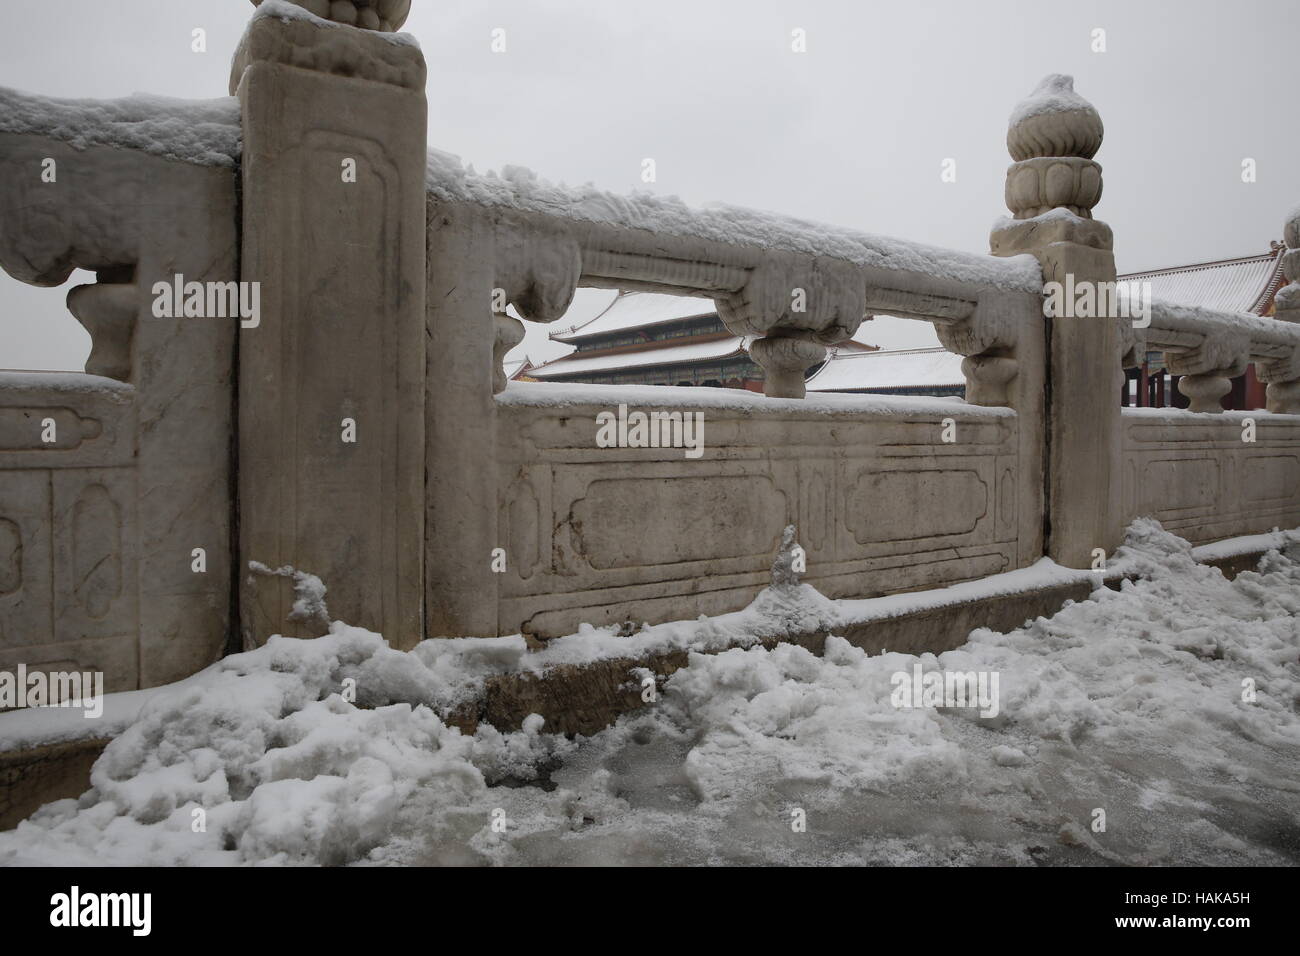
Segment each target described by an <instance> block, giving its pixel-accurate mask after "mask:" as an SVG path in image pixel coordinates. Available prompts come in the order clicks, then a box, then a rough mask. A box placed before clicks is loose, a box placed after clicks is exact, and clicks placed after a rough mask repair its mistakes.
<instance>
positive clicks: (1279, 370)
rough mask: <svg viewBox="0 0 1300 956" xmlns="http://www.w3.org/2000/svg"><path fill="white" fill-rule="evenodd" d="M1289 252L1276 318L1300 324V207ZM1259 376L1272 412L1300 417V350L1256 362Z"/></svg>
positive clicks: (1290, 227)
mask: <svg viewBox="0 0 1300 956" xmlns="http://www.w3.org/2000/svg"><path fill="white" fill-rule="evenodd" d="M1283 237H1284V238H1285V239H1286V247H1287V251H1286V252H1284V253H1283V254H1282V274H1283V275H1285V276H1286V278H1287V284H1286V285H1285V286H1283V287H1282V288H1281V289H1279V290H1278V293H1277V297H1276V298H1275V299H1274V302H1275V314H1274V317H1275V318H1277V319H1278V320H1279V321H1282V322H1295V323H1300V207H1297V208H1296V209H1294V210H1292V212H1291V215H1290V217H1288V219H1287V222H1286V226H1285V227H1284V229H1283ZM1255 373H1256V374H1257V375H1258V376H1259V380H1260V381H1261V382H1265V383H1267V385H1268V392H1267V397H1268V410H1269V411H1270V412H1276V413H1278V414H1287V415H1300V348H1293V349H1292V350H1291V354H1290V355H1289V356H1287V357H1286V358H1281V359H1271V360H1269V361H1267V362H1256V363H1255Z"/></svg>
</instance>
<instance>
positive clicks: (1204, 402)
mask: <svg viewBox="0 0 1300 956" xmlns="http://www.w3.org/2000/svg"><path fill="white" fill-rule="evenodd" d="M1165 364H1166V365H1167V366H1168V367H1169V371H1170V372H1171V373H1172V374H1174V375H1181V376H1182V377H1181V378H1180V379H1179V380H1178V391H1180V392H1182V393H1183V395H1184V396H1186V397H1187V399H1188V400H1189V404H1188V406H1187V407H1188V410H1189V411H1193V412H1222V411H1223V402H1222V401H1221V399H1222V398H1223V396H1224V395H1227V394H1228V393H1229V392H1230V391H1232V380H1233V379H1234V378H1236V377H1237V376H1238V375H1245V374H1246V366H1248V365H1249V364H1250V339H1249V337H1247V336H1244V335H1228V334H1217V335H1213V336H1211V335H1209V334H1207V335H1206V337H1205V341H1204V342H1202V343H1201V344H1200V345H1198V346H1197V347H1196V348H1194V349H1190V350H1188V351H1186V352H1166V353H1165Z"/></svg>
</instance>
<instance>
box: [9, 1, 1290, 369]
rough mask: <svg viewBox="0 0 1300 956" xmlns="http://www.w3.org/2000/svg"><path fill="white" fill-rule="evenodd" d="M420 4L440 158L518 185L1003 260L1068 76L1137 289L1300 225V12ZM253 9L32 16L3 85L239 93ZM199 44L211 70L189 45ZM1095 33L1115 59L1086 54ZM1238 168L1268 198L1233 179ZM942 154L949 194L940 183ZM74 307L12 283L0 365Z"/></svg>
mask: <svg viewBox="0 0 1300 956" xmlns="http://www.w3.org/2000/svg"><path fill="white" fill-rule="evenodd" d="M412 6H413V9H412V12H411V17H410V19H409V20H408V22H407V24H406V27H405V29H406V30H407V31H408V32H410V33H412V34H414V35H415V36H416V38H417V39H418V40H419V41H420V43H421V45H422V46H423V48H424V51H425V55H426V58H427V60H428V63H429V84H428V98H429V142H430V144H431V145H433V146H437V147H438V148H440V149H444V150H447V151H449V152H453V153H456V154H458V155H460V156H461V157H463V158H464V159H465V160H466V161H467V162H470V163H472V164H473V165H474V166H475V168H476V169H478V170H480V171H482V170H488V169H498V168H500V167H501V166H502V165H504V164H515V165H522V166H528V167H530V168H532V169H534V170H536V171H537V172H538V174H539V175H541V176H543V177H544V178H547V179H553V180H562V181H564V182H568V183H582V182H587V181H590V182H593V183H595V184H596V185H598V186H600V187H602V188H606V189H611V190H616V191H627V190H631V189H649V190H652V191H654V192H659V193H664V194H676V195H678V196H681V197H682V198H683V199H685V200H686V201H687V202H690V203H692V204H701V203H707V202H713V201H718V202H725V203H730V204H736V205H744V206H753V207H759V208H763V209H770V210H775V211H778V212H782V213H788V214H790V215H793V216H798V217H801V218H805V219H814V220H820V221H824V222H828V223H834V224H837V225H842V226H849V227H853V228H857V229H862V230H866V231H869V232H874V233H881V234H886V235H892V236H899V237H903V238H907V239H914V240H918V241H922V242H926V243H930V244H933V245H940V246H948V247H952V248H957V249H965V250H969V251H973V252H987V248H988V233H989V227H990V225H991V223H992V222H993V220H994V219H995V218H996V217H997V216H1001V215H1005V214H1006V209H1005V207H1004V205H1003V201H1002V190H1003V182H1004V177H1005V172H1006V167H1007V165H1008V163H1009V162H1010V160H1009V157H1008V156H1007V152H1006V142H1005V136H1006V120H1007V116H1008V114H1009V113H1010V111H1011V109H1012V107H1013V106H1014V105H1015V103H1016V101H1017V100H1019V99H1020V98H1021V97H1023V96H1024V95H1026V94H1027V93H1028V92H1029V91H1030V90H1031V89H1032V88H1033V86H1034V85H1035V84H1036V82H1037V81H1038V80H1039V79H1040V78H1041V77H1042V76H1043V75H1044V74H1046V73H1053V72H1056V73H1069V74H1072V75H1073V76H1074V77H1075V89H1076V90H1077V91H1078V92H1079V93H1081V94H1082V95H1083V96H1084V97H1086V98H1087V99H1088V100H1090V101H1091V102H1092V103H1093V104H1094V105H1095V106H1096V107H1097V109H1098V110H1099V111H1100V113H1101V116H1102V119H1103V121H1104V123H1105V126H1106V139H1105V142H1104V143H1103V145H1102V148H1101V151H1100V153H1099V154H1098V155H1097V157H1096V158H1097V160H1098V161H1099V162H1100V163H1101V164H1102V166H1103V167H1104V169H1105V174H1104V176H1105V193H1104V195H1103V197H1102V200H1101V203H1100V204H1099V205H1098V207H1097V208H1096V210H1094V212H1095V214H1096V215H1097V217H1098V218H1100V219H1103V220H1105V221H1106V222H1108V223H1110V225H1111V226H1112V227H1113V228H1114V230H1115V243H1116V257H1117V259H1118V264H1119V268H1120V271H1121V272H1123V271H1133V270H1136V269H1142V268H1151V267H1156V266H1162V265H1176V264H1182V263H1187V262H1193V261H1202V260H1208V259H1215V258H1224V257H1231V256H1239V255H1249V254H1254V253H1259V252H1264V251H1267V249H1268V243H1269V240H1270V239H1278V238H1281V229H1282V222H1283V219H1284V217H1285V215H1286V213H1287V211H1288V210H1289V209H1291V208H1293V207H1294V206H1295V205H1296V204H1297V203H1300V175H1297V173H1298V172H1300V123H1297V122H1296V120H1295V119H1294V118H1292V117H1290V116H1289V115H1288V104H1289V103H1290V102H1291V99H1290V97H1289V94H1288V93H1287V90H1288V89H1290V85H1291V84H1293V83H1294V82H1295V81H1294V78H1293V77H1290V76H1288V68H1289V69H1290V70H1291V71H1292V72H1293V71H1294V68H1295V67H1294V64H1295V55H1294V50H1295V46H1296V43H1297V42H1298V41H1300V3H1297V0H1234V2H1232V3H1228V2H1226V0H1223V2H1218V3H1214V2H1206V0H1122V2H1095V3H1087V2H1079V0H1073V2H1059V0H950V2H934V0H890V2H877V0H769V2H763V0H640V2H634V0H620V2H612V0H518V2H506V0H414V2H413V4H412ZM252 9H253V8H252V5H251V4H250V3H249V2H248V0H41V3H40V16H39V17H37V16H27V15H23V16H17V15H15V14H16V11H15V10H9V11H7V12H9V13H10V16H8V17H6V23H5V26H4V28H3V30H0V85H3V86H9V87H16V88H19V89H23V90H29V91H33V92H39V93H44V94H48V95H53V96H93V97H100V98H102V97H113V96H122V95H127V94H129V93H132V92H137V91H143V92H152V93H162V94H167V95H172V96H181V97H195V98H207V97H215V96H223V95H225V93H226V82H227V76H228V73H229V64H230V56H231V53H232V52H233V50H234V48H235V44H236V42H237V40H238V38H239V35H240V33H241V32H242V30H243V28H244V25H245V23H246V22H247V20H248V17H249V15H250V13H251V12H252ZM200 26H201V27H204V28H205V29H206V30H207V34H208V52H207V53H202V54H199V53H194V52H192V51H191V49H190V45H191V31H192V30H193V29H194V28H195V27H200ZM494 28H503V29H504V30H505V31H506V32H505V37H506V52H505V53H493V52H492V50H491V40H492V31H493V29H494ZM1097 28H1101V29H1104V30H1105V42H1106V50H1105V52H1104V53H1095V52H1093V51H1092V49H1091V47H1092V44H1093V31H1094V29H1097ZM795 29H802V30H803V31H805V32H806V37H807V52H805V53H795V52H793V51H792V49H791V32H792V31H793V30H795ZM1247 157H1249V158H1252V159H1254V160H1255V161H1256V165H1257V181H1256V182H1254V183H1243V182H1242V176H1241V164H1242V160H1243V159H1245V158H1247ZM645 158H653V159H654V160H655V164H656V168H657V181H656V182H655V183H653V184H646V183H643V182H641V168H642V166H641V163H642V160H643V159H645ZM947 158H952V159H955V160H956V164H957V165H956V169H957V181H956V182H955V183H944V182H942V181H941V179H940V172H941V165H942V163H943V161H944V160H945V159H947ZM0 188H13V187H12V185H4V184H0ZM88 278H89V277H88V276H87V275H86V274H84V273H78V274H77V275H76V276H74V278H73V280H72V283H73V284H77V283H80V282H85V281H88ZM65 293H66V289H65V290H62V291H57V290H50V289H34V288H31V287H28V286H23V285H21V284H20V283H18V282H17V281H15V280H13V279H11V278H9V277H8V276H7V275H4V274H3V273H0V367H9V368H80V367H81V364H82V363H83V362H84V360H85V356H86V354H87V352H88V351H89V338H88V336H87V335H86V334H85V333H84V332H83V331H82V330H81V327H80V326H79V325H78V324H77V322H76V320H75V319H73V318H72V317H71V315H69V314H68V313H67V312H66V310H65V309H64V306H63V298H64V295H65ZM586 305H587V307H590V305H591V297H590V296H588V297H587V299H586ZM563 324H565V325H567V324H569V323H568V322H565V323H563ZM919 331H920V332H921V333H922V334H921V338H922V339H923V338H925V337H926V336H925V332H926V331H927V329H926V328H924V327H922V328H920V329H919ZM860 337H865V338H867V339H868V340H870V339H871V336H870V334H869V333H868V334H866V335H865V336H860ZM544 342H545V330H543V329H535V330H532V331H530V337H529V340H528V342H527V343H525V344H526V346H527V347H528V348H529V350H530V351H531V352H533V353H534V355H535V357H538V356H540V355H542V354H545V353H546V345H545V344H544ZM885 344H889V345H899V344H909V343H906V342H895V341H891V342H888V343H885ZM553 351H554V346H552V352H553Z"/></svg>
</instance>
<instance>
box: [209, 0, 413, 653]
mask: <svg viewBox="0 0 1300 956" xmlns="http://www.w3.org/2000/svg"><path fill="white" fill-rule="evenodd" d="M300 5H301V6H303V7H305V8H307V9H308V10H313V9H314V8H317V7H319V4H313V3H307V2H303V3H301V4H300ZM358 7H360V8H366V9H369V8H372V7H375V5H374V4H360V5H357V6H354V5H353V4H351V3H342V4H340V3H334V4H331V5H330V11H331V12H332V13H336V15H337V19H338V20H339V22H338V23H325V22H322V21H321V20H318V19H314V18H312V17H306V16H288V15H286V14H285V8H284V7H283V6H281V5H277V6H275V7H271V6H269V5H268V6H264V7H262V8H261V9H260V10H259V11H258V13H257V14H256V15H255V16H254V19H253V21H252V23H251V24H250V25H249V28H248V30H247V32H246V33H245V35H244V38H243V40H242V42H241V44H240V47H239V50H238V52H237V53H236V56H235V62H234V67H233V70H232V75H231V91H232V92H236V93H237V94H238V96H239V100H240V105H241V109H242V112H243V129H244V153H243V184H244V192H243V248H242V272H243V279H244V280H245V281H248V282H258V283H260V295H261V312H262V315H261V322H260V325H259V326H258V327H257V328H246V329H244V330H243V332H242V334H241V337H240V340H239V345H240V350H239V498H240V553H241V595H240V605H241V626H242V631H243V636H244V640H245V642H246V643H247V642H255V643H261V642H263V641H265V640H266V638H267V637H268V636H269V635H271V634H274V633H283V634H290V635H294V636H300V637H312V636H316V635H317V634H318V633H319V624H316V623H309V622H306V621H302V622H300V621H299V620H298V619H297V618H296V617H295V616H294V615H295V612H294V609H293V604H294V595H293V593H292V590H291V587H290V583H289V582H288V580H287V579H285V578H283V577H253V576H251V575H250V574H249V562H251V561H257V562H261V563H262V564H264V565H268V566H270V567H271V568H277V567H280V566H283V565H292V566H294V567H296V568H298V569H299V570H301V571H306V572H310V573H312V574H316V575H318V576H319V577H320V578H321V579H322V580H323V581H324V583H325V586H326V587H327V589H328V593H327V594H326V602H327V604H328V607H329V611H330V614H331V616H332V617H334V618H335V619H339V620H343V621H346V622H348V623H350V624H355V625H359V626H362V627H366V628H370V629H371V630H375V631H379V632H381V633H382V634H383V635H384V636H385V638H387V639H388V641H389V642H390V643H391V644H393V645H394V646H397V647H409V646H411V645H413V644H414V643H415V642H416V641H418V640H420V639H421V638H422V637H423V624H422V598H423V580H422V579H423V568H422V558H423V553H424V520H423V518H424V464H425V463H424V372H425V368H424V355H425V328H424V318H425V316H424V296H425V186H424V177H425V166H426V160H427V146H426V143H425V122H426V104H425V97H424V83H425V65H424V58H423V56H422V55H421V53H420V50H419V48H418V47H416V46H414V45H412V44H406V43H394V42H392V40H391V39H390V38H388V37H386V36H384V35H382V34H381V33H378V32H374V31H371V30H365V29H360V28H358V27H356V26H349V25H341V24H343V23H345V22H346V21H348V20H350V19H351V17H350V15H349V10H356V9H358ZM366 21H367V22H369V21H370V18H369V17H367V18H366ZM357 22H358V23H360V22H361V21H360V19H358V21H357ZM390 24H391V21H390ZM376 25H378V24H376Z"/></svg>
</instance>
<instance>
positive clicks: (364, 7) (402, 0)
mask: <svg viewBox="0 0 1300 956" xmlns="http://www.w3.org/2000/svg"><path fill="white" fill-rule="evenodd" d="M280 2H282V3H290V4H292V5H293V6H296V7H302V8H303V9H304V10H306V11H307V12H308V13H311V14H314V15H315V16H318V17H320V18H321V19H322V20H332V21H334V22H335V23H345V24H347V25H348V26H351V27H360V28H361V29H363V30H377V31H379V32H381V33H393V32H395V31H397V30H400V29H401V28H402V24H404V23H405V22H406V17H407V15H408V14H409V13H410V12H411V0H280ZM252 3H253V6H255V7H256V6H261V4H262V0H252Z"/></svg>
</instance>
